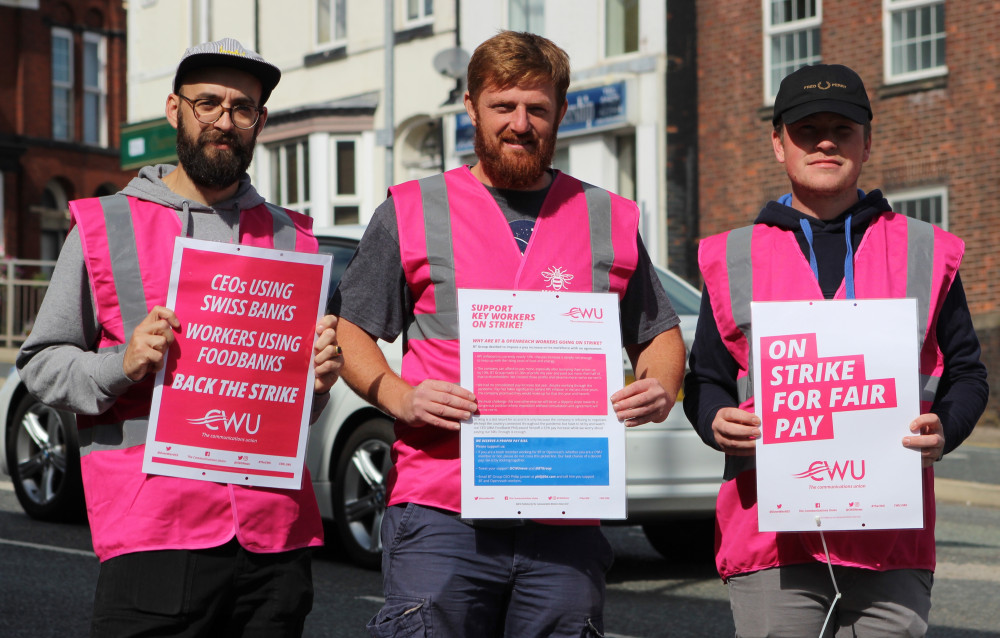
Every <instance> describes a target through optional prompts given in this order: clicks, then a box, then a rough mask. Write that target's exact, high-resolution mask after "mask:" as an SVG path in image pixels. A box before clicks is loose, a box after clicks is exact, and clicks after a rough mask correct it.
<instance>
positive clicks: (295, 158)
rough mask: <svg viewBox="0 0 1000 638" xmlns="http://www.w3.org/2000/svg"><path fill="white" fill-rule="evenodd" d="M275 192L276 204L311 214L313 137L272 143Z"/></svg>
mask: <svg viewBox="0 0 1000 638" xmlns="http://www.w3.org/2000/svg"><path fill="white" fill-rule="evenodd" d="M270 152H271V192H272V199H273V200H274V202H275V203H276V204H279V205H281V206H284V207H285V208H290V209H292V210H294V211H298V212H300V213H302V214H303V215H311V214H312V213H311V212H310V203H311V202H310V195H309V141H308V140H294V141H290V142H283V143H281V144H278V145H276V146H272V147H270Z"/></svg>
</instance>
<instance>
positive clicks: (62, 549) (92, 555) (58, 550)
mask: <svg viewBox="0 0 1000 638" xmlns="http://www.w3.org/2000/svg"><path fill="white" fill-rule="evenodd" d="M0 545H13V546H14V547H27V548H29V549H41V550H44V551H47V552H56V553H58V554H70V555H73V556H86V557H87V558H97V554H95V553H94V552H88V551H86V550H83V549H70V548H68V547H56V546H55V545H40V544H38V543H26V542H24V541H12V540H10V539H7V538H0Z"/></svg>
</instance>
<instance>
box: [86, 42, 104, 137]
mask: <svg viewBox="0 0 1000 638" xmlns="http://www.w3.org/2000/svg"><path fill="white" fill-rule="evenodd" d="M107 67H108V64H107V44H106V41H105V38H104V37H103V36H100V35H97V34H96V33H84V34H83V141H84V143H86V144H97V145H101V146H104V145H106V144H107V139H108V131H107V117H106V115H105V113H106V110H107V102H108V88H107V73H108V71H107Z"/></svg>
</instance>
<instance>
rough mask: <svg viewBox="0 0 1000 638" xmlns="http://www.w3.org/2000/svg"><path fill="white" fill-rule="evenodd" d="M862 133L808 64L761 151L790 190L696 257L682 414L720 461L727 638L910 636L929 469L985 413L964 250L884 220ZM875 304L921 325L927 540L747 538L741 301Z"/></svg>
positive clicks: (853, 90) (858, 114)
mask: <svg viewBox="0 0 1000 638" xmlns="http://www.w3.org/2000/svg"><path fill="white" fill-rule="evenodd" d="M871 119H872V110H871V104H870V103H869V101H868V95H867V93H866V91H865V87H864V84H863V83H862V81H861V78H860V77H858V75H857V74H856V73H855V72H854V71H852V70H851V69H849V68H847V67H845V66H840V65H826V64H818V65H815V66H807V67H803V68H801V69H799V70H797V71H795V72H793V73H791V74H790V75H788V76H787V77H786V78H785V79H784V80H782V82H781V87H780V88H779V90H778V95H777V98H776V99H775V102H774V118H773V125H774V130H773V133H772V135H771V141H772V145H773V148H774V155H775V158H776V159H777V160H778V162H780V163H781V164H784V166H785V171H786V173H787V174H788V178H789V181H790V182H791V187H792V192H791V193H789V194H787V195H785V196H783V197H781V198H780V199H779V200H778V201H776V202H775V201H772V202H768V203H767V204H766V205H765V206H764V208H763V209H762V210H761V212H760V214H759V215H758V217H757V219H756V221H755V222H754V224H753V226H750V227H747V228H742V229H737V230H734V231H730V232H727V233H723V234H721V235H716V236H713V237H709V238H706V239H704V240H703V241H702V243H701V246H700V248H699V255H698V257H699V265H700V267H701V271H702V275H703V277H704V280H705V288H704V293H703V296H702V306H701V316H700V317H699V320H698V327H697V331H696V335H695V341H694V346H693V347H692V350H691V358H690V367H691V370H690V373H689V374H688V376H687V379H686V380H685V385H684V389H685V398H684V410H685V412H686V413H687V415H688V418H689V419H690V420H691V422H692V423H693V424H694V425H695V429H697V430H698V432H699V434H700V435H701V437H702V439H704V441H705V443H706V444H708V445H710V446H712V447H714V448H716V449H718V450H721V451H723V452H725V454H726V465H725V475H724V478H725V481H724V483H723V485H722V487H721V488H720V490H719V497H718V501H717V504H716V517H717V536H716V565H717V567H718V569H719V574H720V575H721V576H722V578H723V579H724V580H725V581H726V582H727V583H728V585H729V593H730V602H731V607H732V610H733V618H734V621H735V624H736V633H737V635H739V636H772V637H781V636H788V637H796V638H798V637H801V636H833V635H837V636H841V635H850V636H853V637H869V636H870V637H876V636H878V637H880V638H882V637H885V636H906V637H910V636H921V635H923V634H924V632H926V630H927V618H928V613H929V611H930V593H931V582H932V573H933V570H934V565H935V563H934V491H933V485H934V484H933V470H932V469H931V466H932V465H933V463H934V462H935V461H938V460H940V458H941V457H942V456H943V455H944V454H946V453H948V452H950V451H952V450H954V449H955V448H956V447H958V445H959V444H961V442H962V441H963V440H965V438H966V437H967V436H968V435H969V433H970V432H971V431H972V428H973V427H974V426H975V424H976V421H977V420H978V419H979V416H980V415H981V414H982V412H983V410H984V408H985V406H986V400H987V394H988V387H987V384H986V369H985V367H984V366H983V364H982V363H981V362H980V360H979V352H980V349H979V341H978V339H977V338H976V333H975V331H974V329H973V326H972V321H971V317H970V314H969V308H968V305H967V303H966V299H965V292H964V290H963V289H962V282H961V279H960V278H959V275H958V266H959V263H960V262H961V258H962V253H963V249H964V245H963V243H962V241H961V240H959V239H958V238H957V237H955V236H953V235H950V234H949V233H946V232H945V231H943V230H941V229H940V228H937V227H934V226H931V225H929V224H925V223H924V222H920V221H917V220H915V219H912V218H907V217H905V216H903V215H897V214H895V213H893V212H892V211H891V210H890V208H889V204H888V202H887V201H886V200H885V198H884V197H883V196H882V193H881V192H879V191H877V190H873V191H870V192H869V193H867V194H865V193H864V192H862V191H860V190H859V189H858V178H859V176H860V175H861V168H862V165H863V164H864V163H865V162H866V161H867V160H868V158H869V155H870V153H871V143H872V135H871ZM921 255H923V256H924V258H920V256H921ZM885 291H895V292H890V293H889V294H885ZM897 293H898V294H897ZM875 296H880V297H894V296H895V297H916V298H917V303H918V311H917V312H918V317H922V318H926V319H927V321H926V325H925V329H924V330H923V331H922V332H921V334H919V335H917V337H918V340H919V343H920V344H921V345H920V348H921V350H920V375H921V404H920V411H921V415H920V416H918V417H917V418H916V419H914V420H913V421H912V422H911V423H910V424H909V429H910V431H911V432H912V435H910V436H905V437H903V438H902V442H901V444H902V445H903V446H905V447H906V448H909V449H912V450H914V451H915V453H919V454H920V455H921V459H922V465H923V467H924V470H923V489H924V513H925V514H924V515H925V526H924V528H923V529H907V530H873V531H847V532H831V533H827V534H826V535H825V541H826V543H825V544H824V543H823V542H822V541H823V539H822V538H821V537H820V536H819V535H818V534H817V533H816V532H806V533H794V532H779V533H775V532H760V531H759V530H758V525H757V492H756V472H755V467H756V466H755V453H756V440H757V439H758V438H760V436H761V428H760V425H761V422H760V419H759V418H758V417H757V416H756V415H755V414H754V397H753V378H752V373H751V371H750V362H751V361H752V353H751V346H752V343H751V342H750V340H749V339H750V336H749V335H750V334H751V328H752V326H751V325H750V302H751V301H777V300H781V301H784V300H806V299H816V300H823V299H851V298H864V297H875ZM827 549H828V550H829V552H827V551H826V550H827ZM825 563H830V564H829V565H827V564H825ZM831 575H834V576H835V578H834V579H831ZM838 585H839V590H840V593H839V594H838V593H837V588H838ZM831 608H832V609H831ZM828 614H829V616H828Z"/></svg>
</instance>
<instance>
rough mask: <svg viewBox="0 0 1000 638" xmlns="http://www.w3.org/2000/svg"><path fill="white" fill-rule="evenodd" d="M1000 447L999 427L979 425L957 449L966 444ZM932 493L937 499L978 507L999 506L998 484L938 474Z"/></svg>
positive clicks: (999, 493) (999, 492) (999, 489)
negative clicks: (960, 479) (957, 478)
mask: <svg viewBox="0 0 1000 638" xmlns="http://www.w3.org/2000/svg"><path fill="white" fill-rule="evenodd" d="M970 445H971V446H977V447H984V448H993V449H1000V427H995V426H984V425H979V426H977V427H976V428H975V429H974V430H973V431H972V434H971V435H970V436H969V438H968V439H966V440H965V442H964V443H962V447H960V448H958V449H959V450H961V449H963V448H965V447H967V446H970ZM934 495H935V497H936V499H937V500H938V501H942V502H947V503H964V504H966V505H975V506H979V507H996V508H1000V485H995V484H990V483H977V482H973V481H959V480H956V479H947V478H942V477H940V476H935V478H934Z"/></svg>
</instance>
